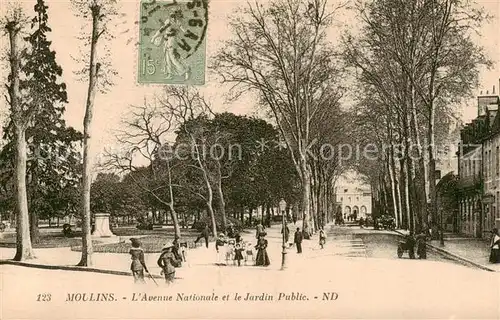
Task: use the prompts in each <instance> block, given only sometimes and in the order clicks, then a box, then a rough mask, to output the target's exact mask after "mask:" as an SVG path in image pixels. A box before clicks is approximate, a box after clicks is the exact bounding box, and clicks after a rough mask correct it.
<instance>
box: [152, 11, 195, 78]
mask: <svg viewBox="0 0 500 320" xmlns="http://www.w3.org/2000/svg"><path fill="white" fill-rule="evenodd" d="M181 18H182V13H181V12H180V11H176V12H175V13H174V14H172V15H171V16H170V19H166V20H165V22H164V23H163V25H162V27H161V28H160V29H159V30H158V31H156V33H155V34H154V35H153V37H151V42H152V43H153V44H154V45H155V46H157V47H160V46H161V45H162V44H163V65H164V67H163V72H164V73H165V78H166V79H172V78H173V77H174V76H184V77H185V79H186V80H188V79H189V73H190V68H189V67H188V66H186V65H185V64H184V62H182V60H181V59H180V56H179V53H178V52H177V48H176V46H175V40H176V39H177V35H178V33H179V31H182V32H186V30H185V29H184V28H183V27H182V25H181V22H180V19H181Z"/></svg>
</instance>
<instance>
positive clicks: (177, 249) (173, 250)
mask: <svg viewBox="0 0 500 320" xmlns="http://www.w3.org/2000/svg"><path fill="white" fill-rule="evenodd" d="M281 233H282V234H283V237H284V240H285V243H288V241H289V236H290V230H289V228H288V226H285V229H282V230H281ZM266 235H267V233H266V231H265V228H264V226H263V225H262V224H259V225H257V227H256V234H255V237H256V239H257V243H256V245H255V246H254V248H255V250H256V251H257V254H256V256H255V265H256V266H264V267H267V266H269V265H270V264H271V261H270V259H269V255H268V254H267V246H268V241H267V239H266ZM209 236H210V231H209V229H208V226H207V227H205V228H204V229H203V230H202V232H201V233H200V235H199V236H198V238H197V239H196V240H195V243H197V242H198V241H200V240H201V239H204V240H205V245H206V247H207V248H208V244H209ZM303 239H304V237H303V234H302V232H301V230H300V228H297V229H296V231H295V234H294V241H293V242H294V244H295V246H296V248H297V253H302V240H303ZM130 241H131V243H132V248H131V249H130V251H129V254H130V257H131V260H132V263H131V265H130V269H131V271H132V275H133V277H134V281H135V282H136V283H145V274H148V275H150V273H149V270H148V268H147V266H146V262H145V260H144V250H143V248H142V247H141V242H140V240H139V239H137V238H130ZM325 243H326V234H325V232H324V230H323V229H320V231H319V245H320V247H321V249H323V248H324V245H325ZM226 245H227V246H232V247H233V248H234V250H233V252H234V254H233V255H232V258H233V259H234V260H235V261H236V262H237V264H238V266H241V261H242V260H243V259H245V258H244V256H243V253H244V252H245V250H247V249H248V248H246V247H245V242H244V241H243V239H242V237H241V235H240V234H239V233H237V232H236V233H235V238H234V240H232V239H228V238H227V237H226V236H225V234H224V233H220V234H219V236H218V237H217V239H216V241H215V250H216V252H217V264H218V265H221V264H223V263H222V260H223V259H226V257H224V254H227V250H222V248H223V247H225V246H226ZM183 261H184V262H185V261H186V257H185V254H184V252H183V250H182V247H181V246H180V243H179V239H178V238H175V239H174V241H173V242H169V243H167V244H165V246H164V247H163V248H162V250H161V253H160V256H159V257H158V261H157V264H158V266H159V267H160V268H161V269H162V272H161V274H162V275H164V277H165V282H166V283H167V284H170V283H172V282H173V281H174V278H175V270H176V268H179V267H181V266H182V262H183ZM150 276H151V275H150ZM151 277H152V276H151Z"/></svg>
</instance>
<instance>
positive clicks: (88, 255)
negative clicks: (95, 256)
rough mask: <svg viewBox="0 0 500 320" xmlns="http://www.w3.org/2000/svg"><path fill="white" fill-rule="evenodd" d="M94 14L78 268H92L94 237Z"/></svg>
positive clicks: (95, 15)
mask: <svg viewBox="0 0 500 320" xmlns="http://www.w3.org/2000/svg"><path fill="white" fill-rule="evenodd" d="M91 12H92V36H91V41H90V63H89V86H88V91H87V103H86V108H85V117H84V119H83V176H82V188H83V190H82V215H83V224H82V233H83V234H82V258H81V260H80V262H79V263H78V266H84V267H87V266H92V264H93V263H92V253H93V248H92V236H91V234H90V231H91V212H90V185H91V174H92V172H91V171H92V163H91V155H90V144H91V131H92V127H91V126H92V116H93V111H94V100H95V95H96V91H97V76H98V71H99V70H97V63H96V53H97V42H98V40H99V22H100V19H101V17H100V15H101V7H100V6H99V5H96V4H93V5H91Z"/></svg>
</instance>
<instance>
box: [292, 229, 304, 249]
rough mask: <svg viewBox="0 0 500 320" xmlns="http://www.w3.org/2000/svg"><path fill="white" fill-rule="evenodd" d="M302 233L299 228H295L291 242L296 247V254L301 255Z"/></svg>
mask: <svg viewBox="0 0 500 320" xmlns="http://www.w3.org/2000/svg"><path fill="white" fill-rule="evenodd" d="M302 239H303V236H302V232H300V228H297V231H295V236H294V237H293V242H294V243H295V245H296V246H297V253H302Z"/></svg>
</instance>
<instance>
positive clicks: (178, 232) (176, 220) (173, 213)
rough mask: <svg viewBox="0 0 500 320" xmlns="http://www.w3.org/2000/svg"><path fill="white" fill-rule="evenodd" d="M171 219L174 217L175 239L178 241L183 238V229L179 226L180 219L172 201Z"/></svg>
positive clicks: (170, 207) (170, 205)
mask: <svg viewBox="0 0 500 320" xmlns="http://www.w3.org/2000/svg"><path fill="white" fill-rule="evenodd" d="M168 207H169V209H170V210H169V211H170V217H172V221H173V222H174V237H175V238H177V239H180V238H181V228H180V226H179V218H178V217H177V212H176V211H175V208H174V204H173V202H172V201H171V202H170V204H169V206H168Z"/></svg>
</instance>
